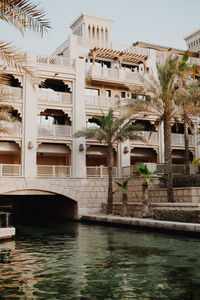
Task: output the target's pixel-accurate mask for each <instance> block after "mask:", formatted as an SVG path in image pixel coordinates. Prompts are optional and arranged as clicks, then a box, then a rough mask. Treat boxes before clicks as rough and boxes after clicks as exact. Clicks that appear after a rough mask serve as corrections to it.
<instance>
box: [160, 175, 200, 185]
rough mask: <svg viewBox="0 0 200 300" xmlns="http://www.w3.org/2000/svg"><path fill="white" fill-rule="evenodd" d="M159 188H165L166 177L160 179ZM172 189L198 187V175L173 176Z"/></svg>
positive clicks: (199, 182)
mask: <svg viewBox="0 0 200 300" xmlns="http://www.w3.org/2000/svg"><path fill="white" fill-rule="evenodd" d="M160 187H166V177H165V176H163V177H161V178H160ZM173 187H200V175H199V174H198V175H196V174H192V175H188V174H181V175H174V176H173Z"/></svg>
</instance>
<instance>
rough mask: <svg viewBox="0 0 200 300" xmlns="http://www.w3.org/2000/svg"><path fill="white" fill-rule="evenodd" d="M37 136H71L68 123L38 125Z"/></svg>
mask: <svg viewBox="0 0 200 300" xmlns="http://www.w3.org/2000/svg"><path fill="white" fill-rule="evenodd" d="M38 136H39V137H71V126H69V125H42V124H39V125H38Z"/></svg>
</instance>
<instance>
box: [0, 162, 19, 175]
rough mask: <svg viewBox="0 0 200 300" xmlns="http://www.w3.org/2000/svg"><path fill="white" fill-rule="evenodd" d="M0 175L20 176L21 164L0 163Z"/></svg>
mask: <svg viewBox="0 0 200 300" xmlns="http://www.w3.org/2000/svg"><path fill="white" fill-rule="evenodd" d="M0 176H21V165H14V164H0Z"/></svg>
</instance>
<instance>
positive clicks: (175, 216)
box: [153, 208, 200, 223]
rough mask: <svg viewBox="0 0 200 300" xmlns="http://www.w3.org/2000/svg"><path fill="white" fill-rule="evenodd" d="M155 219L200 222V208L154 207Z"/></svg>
mask: <svg viewBox="0 0 200 300" xmlns="http://www.w3.org/2000/svg"><path fill="white" fill-rule="evenodd" d="M153 218H154V219H156V220H162V221H176V222H186V223H200V210H198V209H174V208H170V209H169V208H162V209H161V208H156V209H154V216H153Z"/></svg>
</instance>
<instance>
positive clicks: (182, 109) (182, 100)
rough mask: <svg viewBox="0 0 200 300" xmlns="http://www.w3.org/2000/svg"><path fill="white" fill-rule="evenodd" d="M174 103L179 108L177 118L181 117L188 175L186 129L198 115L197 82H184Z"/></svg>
mask: <svg viewBox="0 0 200 300" xmlns="http://www.w3.org/2000/svg"><path fill="white" fill-rule="evenodd" d="M175 101H176V104H177V106H178V107H179V110H178V112H177V118H178V117H181V118H182V120H183V124H184V142H185V171H186V173H187V174H189V134H188V129H189V127H191V125H192V118H193V117H195V116H199V115H200V83H199V82H198V81H196V82H194V81H192V82H191V81H189V82H188V83H187V82H185V83H184V85H183V88H182V89H180V91H179V93H178V96H177V97H176V100H175Z"/></svg>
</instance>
